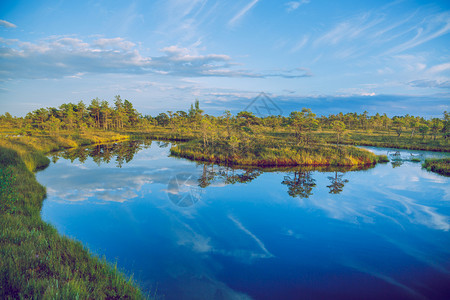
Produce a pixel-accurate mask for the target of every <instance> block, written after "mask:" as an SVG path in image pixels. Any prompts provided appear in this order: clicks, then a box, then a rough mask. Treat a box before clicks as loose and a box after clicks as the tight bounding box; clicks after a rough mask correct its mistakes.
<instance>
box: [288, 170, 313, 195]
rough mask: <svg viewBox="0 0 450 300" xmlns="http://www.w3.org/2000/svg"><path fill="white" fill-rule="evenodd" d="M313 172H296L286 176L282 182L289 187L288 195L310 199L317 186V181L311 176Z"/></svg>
mask: <svg viewBox="0 0 450 300" xmlns="http://www.w3.org/2000/svg"><path fill="white" fill-rule="evenodd" d="M311 173H312V172H311V171H295V172H293V173H290V174H289V175H286V176H284V180H283V181H282V182H281V183H282V184H285V185H287V186H288V194H289V196H291V197H300V198H309V196H311V195H312V190H313V188H314V187H315V186H316V181H315V179H314V178H312V176H311Z"/></svg>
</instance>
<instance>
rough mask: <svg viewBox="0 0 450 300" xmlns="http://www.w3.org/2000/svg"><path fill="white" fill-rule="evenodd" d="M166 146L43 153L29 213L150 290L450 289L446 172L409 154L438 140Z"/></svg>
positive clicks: (377, 293) (419, 294)
mask: <svg viewBox="0 0 450 300" xmlns="http://www.w3.org/2000/svg"><path fill="white" fill-rule="evenodd" d="M169 148H170V145H169V144H167V143H162V142H147V143H145V144H143V143H140V142H134V143H124V144H119V145H115V146H113V145H110V146H103V147H94V148H87V149H78V150H77V151H71V152H67V153H64V154H62V156H63V157H59V158H58V157H56V156H55V157H54V159H53V160H54V163H52V164H51V165H50V166H49V167H48V168H47V169H46V170H44V171H42V172H39V173H38V174H37V178H38V181H39V182H40V183H42V184H43V185H45V186H47V194H48V197H47V199H46V200H45V202H44V206H43V209H42V218H43V219H44V220H45V221H47V222H49V223H51V224H53V225H54V226H55V227H56V228H57V229H58V231H59V232H60V233H61V234H64V235H67V236H70V237H72V238H74V239H77V240H80V241H81V242H82V243H83V244H85V245H87V246H88V247H89V249H91V251H93V252H94V253H96V254H98V255H105V256H106V257H107V259H108V260H110V261H112V262H115V261H117V263H118V266H119V267H121V268H123V269H124V270H125V272H126V273H128V274H134V278H135V279H137V281H138V282H139V283H140V285H141V286H142V287H143V288H144V290H151V291H152V293H154V292H155V291H156V296H157V298H158V299H305V298H306V299H308V298H309V299H317V298H324V299H361V298H364V299H379V298H396V299H424V298H428V299H444V298H446V297H448V296H449V295H450V234H449V229H450V223H449V216H450V203H449V200H450V185H449V179H448V178H446V177H443V176H440V175H437V174H433V173H430V172H427V171H426V170H423V169H422V168H421V165H420V163H416V162H411V161H410V158H412V157H417V158H419V159H422V160H423V159H424V158H425V157H429V156H436V155H438V156H445V155H446V154H436V153H431V152H421V151H403V150H400V152H399V153H398V154H396V155H392V154H393V152H392V150H391V152H389V154H390V157H391V158H392V159H393V162H392V163H387V164H380V165H377V166H376V167H374V168H371V169H367V170H359V171H351V170H329V171H326V172H324V171H313V170H311V169H299V168H296V169H285V170H281V171H272V172H261V171H258V170H247V171H245V170H232V169H227V168H223V167H218V166H207V165H202V164H197V163H195V162H191V161H188V160H185V159H178V158H173V157H169V156H168V155H169ZM371 150H372V151H374V152H376V153H378V154H386V153H388V151H389V149H380V148H371ZM395 151H397V150H395ZM395 151H394V154H395ZM64 157H65V158H64Z"/></svg>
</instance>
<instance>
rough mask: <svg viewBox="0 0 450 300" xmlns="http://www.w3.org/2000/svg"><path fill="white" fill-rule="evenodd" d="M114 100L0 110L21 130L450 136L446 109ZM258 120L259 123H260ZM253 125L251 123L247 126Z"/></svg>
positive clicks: (6, 122) (5, 121)
mask: <svg viewBox="0 0 450 300" xmlns="http://www.w3.org/2000/svg"><path fill="white" fill-rule="evenodd" d="M113 103H114V105H113V106H111V105H110V104H109V103H108V101H105V100H99V99H98V98H95V99H93V100H92V101H91V103H90V104H89V105H86V104H85V103H84V102H83V101H80V102H78V103H77V104H74V103H67V104H62V105H61V106H59V108H55V107H49V108H40V109H37V110H34V111H32V112H30V113H28V114H27V115H26V116H25V117H12V116H11V114H9V113H5V114H4V115H1V116H0V126H2V127H7V128H20V129H21V130H22V131H32V130H45V131H50V132H57V131H59V130H81V131H84V130H89V129H103V130H114V129H116V130H117V129H145V128H150V127H155V126H158V127H165V128H171V129H174V131H177V132H180V133H182V132H186V131H192V130H196V129H201V127H209V128H210V127H218V128H223V129H225V130H226V132H227V133H228V136H230V131H231V129H232V128H236V127H241V128H242V127H246V128H250V127H252V128H254V127H259V126H263V127H266V128H271V129H272V130H278V129H286V130H293V131H295V132H297V135H299V137H300V135H302V133H303V132H308V131H315V130H317V129H333V130H335V131H340V130H345V129H349V130H364V131H370V130H376V131H388V132H389V131H393V132H395V133H396V134H397V135H398V136H399V137H400V136H401V135H402V134H403V133H405V132H408V134H410V136H411V137H414V136H415V135H416V134H418V135H421V136H422V138H425V137H426V136H428V135H429V136H431V137H433V139H436V138H438V137H439V136H442V137H443V138H444V139H447V138H448V137H449V136H450V117H449V113H448V112H444V113H443V117H442V118H431V119H425V118H423V117H415V116H410V115H408V114H406V115H404V116H394V117H392V118H390V117H388V116H387V115H386V114H383V115H381V114H379V113H377V114H375V115H372V116H369V115H368V112H367V111H365V112H363V113H361V114H358V113H346V114H344V113H342V112H341V113H338V114H330V115H328V116H320V117H318V116H316V114H314V113H312V112H311V110H310V109H306V108H304V109H303V110H302V111H294V112H291V114H290V115H289V116H288V117H285V116H268V117H262V118H261V117H258V116H255V115H254V114H253V113H252V112H248V111H242V112H239V113H238V114H237V115H232V114H231V113H230V112H229V111H225V112H224V114H223V115H221V116H219V117H215V116H211V115H208V114H204V113H203V110H201V109H200V107H199V102H198V101H196V102H195V104H193V105H191V107H190V109H189V110H188V111H187V112H186V111H182V110H179V111H175V112H174V111H167V112H166V113H164V112H163V113H160V114H158V115H157V116H154V117H153V116H150V115H142V114H141V113H139V112H138V111H137V110H136V109H135V108H134V107H133V104H132V103H131V102H130V101H128V100H122V99H121V97H120V96H115V99H114V101H113ZM258 125H259V126H258ZM249 130H250V129H249Z"/></svg>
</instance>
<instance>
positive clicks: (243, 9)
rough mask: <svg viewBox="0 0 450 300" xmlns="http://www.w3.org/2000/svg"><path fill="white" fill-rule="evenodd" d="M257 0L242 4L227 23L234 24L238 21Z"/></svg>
mask: <svg viewBox="0 0 450 300" xmlns="http://www.w3.org/2000/svg"><path fill="white" fill-rule="evenodd" d="M258 1H259V0H252V1H251V2H250V3H249V4H247V5H246V6H244V8H242V9H241V10H240V11H239V12H238V13H237V14H236V15H235V16H234V17H233V18H231V20H230V21H229V22H228V25H230V26H234V25H235V24H236V22H238V21H239V20H240V19H241V18H242V17H243V16H244V15H245V14H246V13H247V12H248V11H249V10H250V9H252V8H253V7H254V6H255V5H256V3H258Z"/></svg>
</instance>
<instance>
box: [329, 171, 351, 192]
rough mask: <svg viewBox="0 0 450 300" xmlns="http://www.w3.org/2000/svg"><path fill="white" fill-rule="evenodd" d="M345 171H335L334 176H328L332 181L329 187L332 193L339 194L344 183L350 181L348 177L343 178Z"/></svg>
mask: <svg viewBox="0 0 450 300" xmlns="http://www.w3.org/2000/svg"><path fill="white" fill-rule="evenodd" d="M343 176H344V173H338V171H335V172H334V176H328V179H329V180H330V181H331V184H330V185H327V187H328V188H329V189H330V194H339V193H340V192H342V190H343V189H344V185H345V184H346V183H347V182H348V180H347V179H342V177H343Z"/></svg>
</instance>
